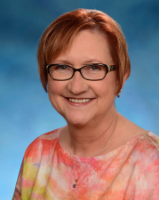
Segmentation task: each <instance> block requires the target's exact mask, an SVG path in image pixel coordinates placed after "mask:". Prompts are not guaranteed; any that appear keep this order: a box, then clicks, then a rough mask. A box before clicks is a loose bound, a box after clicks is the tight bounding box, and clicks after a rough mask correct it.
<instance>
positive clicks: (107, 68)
mask: <svg viewBox="0 0 159 200" xmlns="http://www.w3.org/2000/svg"><path fill="white" fill-rule="evenodd" d="M55 65H58V66H67V67H69V68H71V69H73V74H72V76H71V77H70V78H68V79H55V78H53V77H52V76H51V73H50V70H49V69H50V68H51V67H52V66H55ZM95 65H100V66H103V67H105V68H106V73H105V76H104V77H103V78H101V79H87V78H85V77H84V76H83V74H82V72H81V70H82V69H83V68H84V67H88V66H95ZM115 69H116V66H115V65H106V64H102V63H93V64H89V65H84V66H83V67H81V68H79V69H75V68H73V67H71V66H70V65H66V64H57V63H54V64H50V65H47V66H46V70H47V72H48V73H49V75H50V77H51V78H52V79H53V80H56V81H67V80H70V79H71V78H73V76H74V74H75V72H76V71H78V72H80V74H81V76H82V78H84V79H85V80H89V81H99V80H103V79H104V78H105V77H106V75H107V73H108V72H110V71H113V70H115Z"/></svg>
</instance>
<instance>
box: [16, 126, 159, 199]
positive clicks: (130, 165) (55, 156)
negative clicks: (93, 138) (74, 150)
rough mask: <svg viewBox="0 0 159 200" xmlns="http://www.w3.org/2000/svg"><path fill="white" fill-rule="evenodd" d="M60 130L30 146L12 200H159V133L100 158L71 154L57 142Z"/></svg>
mask: <svg viewBox="0 0 159 200" xmlns="http://www.w3.org/2000/svg"><path fill="white" fill-rule="evenodd" d="M60 132H61V129H57V130H54V131H51V132H49V133H46V134H44V135H41V136H40V137H38V138H37V139H35V140H34V141H33V142H32V143H31V144H30V145H29V147H28V148H27V150H26V152H25V155H24V159H23V162H22V165H21V169H20V173H19V177H18V181H17V184H16V189H15V192H14V195H13V200H77V199H78V200H90V199H91V200H150V199H151V200H158V199H159V137H158V136H156V135H155V134H153V133H152V132H148V133H145V134H142V135H139V136H136V137H134V138H132V139H131V140H129V141H128V142H127V143H126V144H125V145H123V146H121V147H119V148H117V149H116V150H114V151H112V152H110V153H108V154H106V155H102V156H97V157H94V158H93V159H92V160H91V162H90V163H89V165H88V166H87V168H86V170H84V172H83V173H82V175H81V176H80V174H81V172H82V171H83V169H84V168H85V166H86V164H87V163H88V162H89V160H90V158H85V157H77V156H74V155H73V156H72V162H73V165H74V171H75V174H76V177H78V176H80V177H79V181H78V182H77V186H76V188H73V187H72V186H73V183H74V181H75V177H74V173H73V169H72V165H71V160H70V153H69V152H67V151H65V150H64V149H63V148H62V147H61V145H60V142H59V136H60Z"/></svg>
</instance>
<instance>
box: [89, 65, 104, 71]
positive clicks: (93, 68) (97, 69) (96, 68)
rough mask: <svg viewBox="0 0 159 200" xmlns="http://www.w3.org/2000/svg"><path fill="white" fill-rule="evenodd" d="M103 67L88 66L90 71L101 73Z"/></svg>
mask: <svg viewBox="0 0 159 200" xmlns="http://www.w3.org/2000/svg"><path fill="white" fill-rule="evenodd" d="M102 68H103V67H102V66H100V65H90V66H88V69H89V70H90V71H101V70H102Z"/></svg>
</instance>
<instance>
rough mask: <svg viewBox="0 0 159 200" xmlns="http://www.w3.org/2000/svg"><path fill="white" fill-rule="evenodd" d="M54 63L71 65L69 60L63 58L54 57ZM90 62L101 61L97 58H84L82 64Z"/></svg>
mask: <svg viewBox="0 0 159 200" xmlns="http://www.w3.org/2000/svg"><path fill="white" fill-rule="evenodd" d="M54 63H62V64H68V65H73V64H72V63H71V62H70V61H68V60H65V59H59V60H58V59H57V60H56V59H55V61H54ZM90 63H92V64H93V63H103V61H100V60H98V59H88V60H85V61H84V62H83V63H82V65H87V64H90Z"/></svg>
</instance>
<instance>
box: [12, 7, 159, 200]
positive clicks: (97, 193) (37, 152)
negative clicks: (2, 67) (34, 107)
mask: <svg viewBox="0 0 159 200" xmlns="http://www.w3.org/2000/svg"><path fill="white" fill-rule="evenodd" d="M38 64H39V72H40V77H41V82H42V85H43V87H44V89H45V91H47V92H48V95H49V99H50V102H51V103H52V105H53V107H54V108H55V109H56V110H57V112H59V113H60V114H61V115H62V116H63V117H64V118H65V119H66V121H67V126H65V127H63V128H60V129H57V130H54V131H51V132H49V133H46V134H44V135H41V136H40V137H38V138H37V139H36V140H34V141H33V142H32V143H31V144H30V145H29V147H28V148H27V150H26V152H25V155H24V159H23V162H22V165H21V170H20V173H19V177H18V181H17V185H16V189H15V193H14V197H13V199H14V200H18V199H22V200H24V199H32V200H33V199H38V200H44V199H47V200H52V199H58V200H62V199H72V200H73V199H80V200H89V199H93V200H97V199H107V200H115V199H117V200H119V199H122V200H123V199H125V200H126V199H129V200H133V199H135V200H141V199H142V200H150V199H153V200H154V199H158V196H159V143H158V142H157V141H159V139H158V137H157V136H156V135H154V134H153V133H152V132H149V131H146V130H144V129H142V128H140V127H138V126H137V125H135V124H133V123H132V122H130V121H129V120H127V119H126V118H124V117H123V116H121V115H120V114H119V113H118V112H117V111H116V108H115V105H114V101H115V98H116V96H118V97H119V96H120V93H121V90H122V88H123V86H124V83H125V81H126V79H127V78H128V77H129V74H130V62H129V57H128V53H127V45H126V42H125V39H124V36H123V33H122V31H121V29H120V27H119V25H118V24H117V23H116V22H115V21H114V20H113V19H112V18H110V17H109V16H108V15H106V14H105V13H103V12H100V11H97V10H86V9H78V10H75V11H72V12H69V13H66V14H64V15H62V16H60V17H59V18H57V19H56V20H55V21H54V22H53V23H52V24H50V26H49V27H48V28H47V29H46V31H45V32H44V34H43V35H42V37H41V41H40V45H39V49H38Z"/></svg>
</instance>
